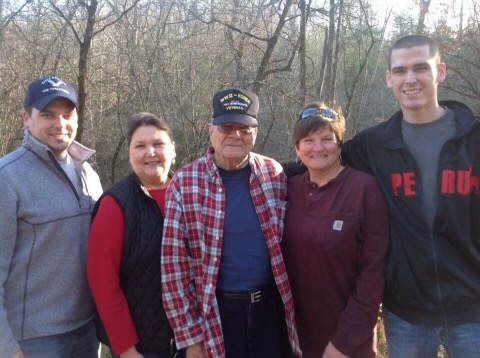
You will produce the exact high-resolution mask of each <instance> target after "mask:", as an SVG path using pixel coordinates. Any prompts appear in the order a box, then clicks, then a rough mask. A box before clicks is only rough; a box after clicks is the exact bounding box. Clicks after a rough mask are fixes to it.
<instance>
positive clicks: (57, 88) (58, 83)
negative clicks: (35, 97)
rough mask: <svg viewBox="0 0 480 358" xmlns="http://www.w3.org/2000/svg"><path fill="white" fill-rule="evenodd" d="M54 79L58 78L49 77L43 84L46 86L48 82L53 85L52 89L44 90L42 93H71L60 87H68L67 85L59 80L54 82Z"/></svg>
mask: <svg viewBox="0 0 480 358" xmlns="http://www.w3.org/2000/svg"><path fill="white" fill-rule="evenodd" d="M54 78H56V77H49V78H47V79H46V80H44V81H43V82H42V85H44V84H45V83H46V82H48V83H49V84H50V85H51V87H48V88H44V89H42V93H44V94H47V93H48V92H52V91H62V92H64V93H67V94H69V93H70V91H69V90H67V89H65V88H60V86H65V87H67V84H66V83H65V82H63V81H62V80H61V79H59V78H56V79H57V80H58V81H54V80H53V79H54Z"/></svg>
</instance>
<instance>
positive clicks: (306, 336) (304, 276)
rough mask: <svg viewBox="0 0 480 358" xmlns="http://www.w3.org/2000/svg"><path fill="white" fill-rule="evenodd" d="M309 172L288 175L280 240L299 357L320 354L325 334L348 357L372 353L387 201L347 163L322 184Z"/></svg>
mask: <svg viewBox="0 0 480 358" xmlns="http://www.w3.org/2000/svg"><path fill="white" fill-rule="evenodd" d="M309 178H310V175H309V173H308V172H305V173H304V174H301V175H297V176H294V177H291V178H289V179H288V200H289V202H288V206H287V214H286V217H285V230H284V238H283V243H282V250H283V254H284V259H285V264H286V266H287V272H288V277H289V279H290V285H291V289H292V293H293V299H294V304H295V314H296V319H297V327H298V335H299V340H300V347H301V349H302V351H303V356H304V357H305V358H309V357H316V358H317V357H321V354H322V353H323V352H324V350H325V348H326V346H327V344H328V342H329V341H331V342H332V343H333V345H334V346H335V348H337V349H338V350H339V351H341V352H342V353H343V354H346V355H348V356H350V357H356V358H359V357H362V358H366V357H374V356H375V351H376V337H375V336H376V335H375V325H376V322H377V317H378V308H379V305H380V302H381V298H382V291H383V274H384V266H385V256H386V252H387V249H388V242H389V239H388V238H389V225H388V209H387V206H386V204H385V202H384V200H383V197H382V194H381V192H380V189H379V188H378V186H377V184H376V182H375V180H374V178H373V177H371V176H369V175H367V174H364V173H362V172H359V171H356V170H354V169H351V168H345V169H344V170H343V171H342V172H341V173H340V174H339V175H338V176H337V178H335V179H333V180H332V181H330V182H329V183H328V184H326V185H324V186H322V187H318V186H317V185H316V184H314V183H312V182H310V180H309Z"/></svg>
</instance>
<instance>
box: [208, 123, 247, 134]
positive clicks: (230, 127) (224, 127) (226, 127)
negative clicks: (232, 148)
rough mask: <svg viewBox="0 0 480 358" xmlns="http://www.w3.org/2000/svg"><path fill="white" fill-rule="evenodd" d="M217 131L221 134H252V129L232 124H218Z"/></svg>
mask: <svg viewBox="0 0 480 358" xmlns="http://www.w3.org/2000/svg"><path fill="white" fill-rule="evenodd" d="M215 127H217V130H218V131H219V132H220V133H222V134H232V132H238V133H240V135H249V134H252V132H253V127H247V126H238V125H234V124H219V125H217V126H215Z"/></svg>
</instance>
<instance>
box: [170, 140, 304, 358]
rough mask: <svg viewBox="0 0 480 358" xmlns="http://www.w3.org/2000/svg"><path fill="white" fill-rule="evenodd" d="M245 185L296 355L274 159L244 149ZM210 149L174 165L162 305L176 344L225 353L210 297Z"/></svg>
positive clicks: (281, 178)
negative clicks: (247, 183)
mask: <svg viewBox="0 0 480 358" xmlns="http://www.w3.org/2000/svg"><path fill="white" fill-rule="evenodd" d="M249 165H250V167H251V169H252V173H251V176H250V192H251V195H252V199H253V202H254V205H255V208H256V211H257V215H258V218H259V221H260V225H261V228H262V231H263V235H264V237H265V240H266V242H267V246H268V251H269V254H270V262H271V266H272V271H273V276H274V278H275V282H276V284H277V287H278V290H279V292H280V295H281V297H282V301H283V304H284V308H285V317H286V321H287V329H288V336H289V340H290V345H291V347H292V349H293V352H294V353H295V354H296V355H298V356H299V357H301V351H300V348H299V344H298V337H297V332H296V327H295V318H294V308H293V300H292V294H291V291H290V285H289V283H288V278H287V273H286V270H285V266H284V262H283V257H282V253H281V249H280V241H281V235H282V232H283V217H284V214H285V205H286V204H285V197H286V178H285V174H284V173H283V171H282V168H281V166H280V164H278V163H277V162H275V161H274V160H272V159H270V158H267V157H264V156H261V155H259V154H255V153H250V154H249ZM224 189H225V188H224V186H223V184H222V180H221V177H220V174H219V172H218V169H217V167H216V166H215V164H214V162H213V148H209V149H208V150H207V153H206V155H205V156H204V157H201V158H199V159H198V160H196V161H194V162H193V163H190V164H189V165H187V166H185V167H183V168H182V169H180V170H179V171H178V172H177V173H176V174H175V176H174V177H173V179H172V181H171V183H170V185H169V187H168V189H167V194H166V195H167V197H166V212H165V222H164V231H163V247H162V286H163V304H164V307H165V310H166V313H167V317H168V319H169V321H170V324H171V326H172V328H173V331H174V333H175V339H176V344H177V347H178V348H179V349H181V348H185V347H188V346H191V345H193V344H195V343H198V342H203V344H204V346H205V350H206V353H207V357H211V358H213V357H215V358H222V357H225V348H224V345H223V336H222V327H221V322H220V314H219V311H218V305H217V301H216V297H215V287H216V283H217V275H218V269H219V266H220V258H221V255H222V236H223V224H224V215H225V190H224Z"/></svg>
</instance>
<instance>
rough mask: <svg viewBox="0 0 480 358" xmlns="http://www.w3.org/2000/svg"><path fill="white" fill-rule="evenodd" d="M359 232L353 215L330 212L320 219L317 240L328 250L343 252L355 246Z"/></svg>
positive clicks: (356, 220)
mask: <svg viewBox="0 0 480 358" xmlns="http://www.w3.org/2000/svg"><path fill="white" fill-rule="evenodd" d="M358 230H359V222H358V218H356V217H355V215H352V214H348V213H342V212H334V211H330V212H328V213H327V214H326V215H325V216H323V217H322V218H321V219H320V226H319V228H318V235H317V239H318V240H319V241H320V242H319V243H321V244H322V246H324V248H325V249H328V250H345V249H347V248H350V249H351V247H352V245H354V246H356V245H357V244H358V243H357V236H358V235H357V233H358Z"/></svg>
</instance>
